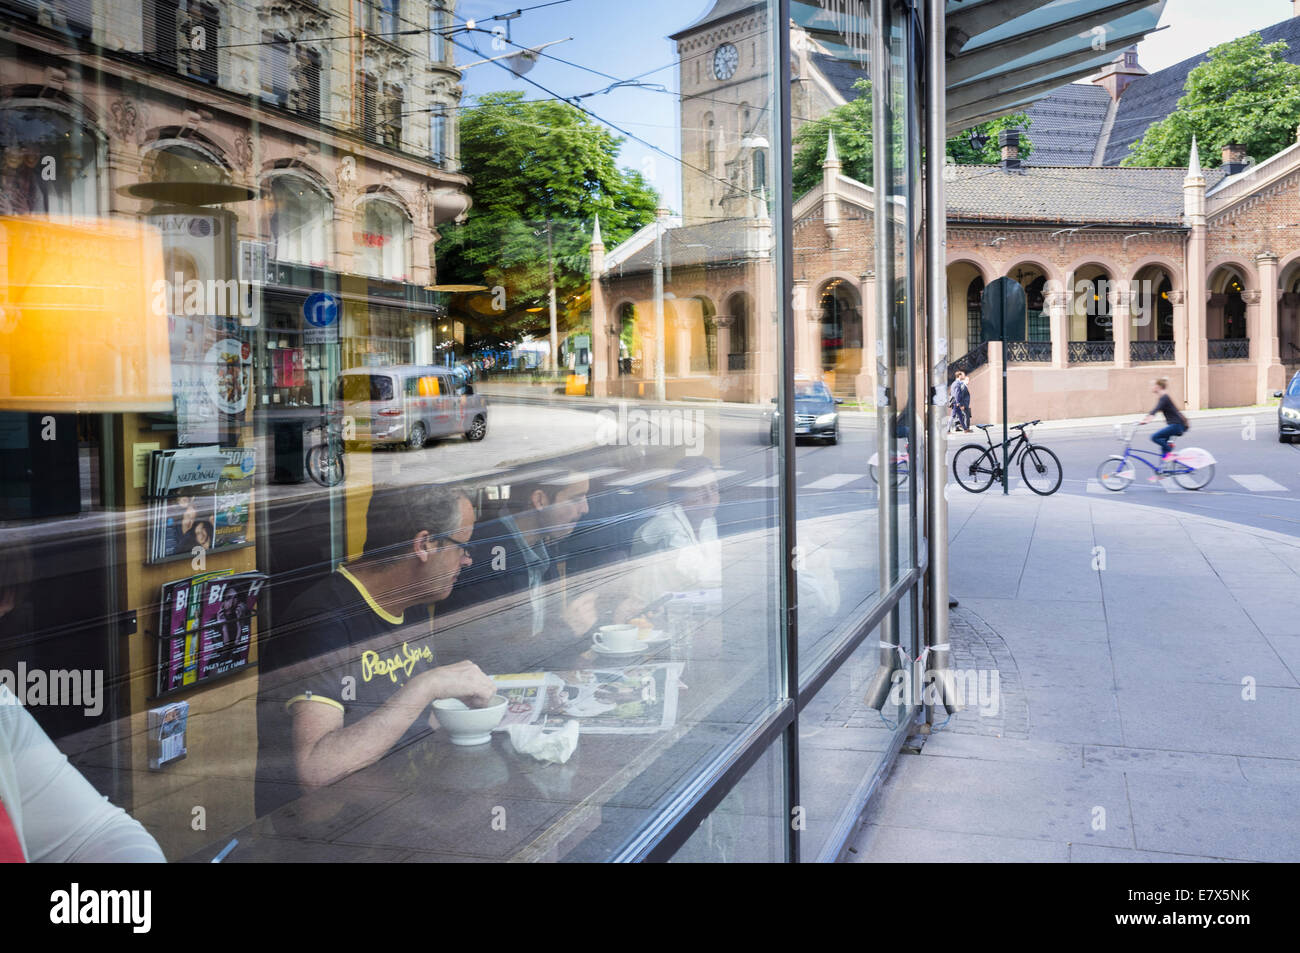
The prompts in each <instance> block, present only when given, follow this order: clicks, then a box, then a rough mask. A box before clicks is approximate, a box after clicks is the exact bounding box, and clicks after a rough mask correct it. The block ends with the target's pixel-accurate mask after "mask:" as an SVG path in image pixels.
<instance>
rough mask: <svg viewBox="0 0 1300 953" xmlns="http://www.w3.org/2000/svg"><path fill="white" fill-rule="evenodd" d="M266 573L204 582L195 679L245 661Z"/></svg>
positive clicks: (224, 671) (209, 675) (208, 675)
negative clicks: (196, 676) (196, 675)
mask: <svg viewBox="0 0 1300 953" xmlns="http://www.w3.org/2000/svg"><path fill="white" fill-rule="evenodd" d="M265 582H266V577H265V576H263V575H261V574H260V573H256V574H255V573H240V574H238V575H234V576H229V577H227V578H224V579H214V580H210V581H209V582H207V583H206V584H205V590H206V591H205V594H204V597H203V612H202V617H201V618H202V622H201V625H202V628H201V631H200V634H199V643H198V644H199V649H198V650H199V659H198V680H199V681H203V680H204V679H208V678H213V677H215V676H217V675H224V674H226V673H227V672H230V671H233V670H234V669H237V668H242V667H243V666H245V665H247V664H248V650H249V647H250V646H251V645H252V641H253V637H252V634H253V624H252V620H253V616H254V615H255V614H256V612H257V596H258V594H259V593H260V592H261V590H262V586H263V584H264V583H265Z"/></svg>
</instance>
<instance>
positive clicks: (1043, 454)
mask: <svg viewBox="0 0 1300 953" xmlns="http://www.w3.org/2000/svg"><path fill="white" fill-rule="evenodd" d="M1040 423H1042V421H1041V420H1031V421H1029V422H1028V423H1023V424H1016V425H1015V426H1013V427H1011V428H1010V429H1012V430H1016V431H1019V433H1018V434H1017V436H1016V438H1015V439H1014V440H1013V441H1012V442H1011V446H1010V448H1009V449H1008V451H1007V460H1008V461H1010V462H1009V464H1008V469H1010V467H1013V466H1015V465H1016V464H1017V462H1018V463H1019V464H1020V475H1021V476H1022V477H1023V478H1024V481H1025V486H1027V487H1029V489H1031V490H1033V491H1034V492H1035V493H1037V494H1038V495H1039V496H1051V495H1052V494H1053V493H1055V492H1056V491H1057V490H1058V489H1060V486H1061V461H1060V460H1058V459H1057V458H1056V454H1054V453H1052V451H1050V450H1048V449H1047V448H1046V447H1044V446H1041V445H1039V444H1034V443H1030V442H1029V435H1028V434H1027V433H1026V432H1025V428H1026V427H1033V426H1035V425H1036V424H1040ZM976 426H978V427H979V429H980V430H983V431H984V439H985V440H987V441H988V446H987V447H981V446H980V445H979V444H977V443H968V444H966V445H964V446H963V447H962V448H961V449H960V450H958V451H957V454H956V456H954V457H953V458H952V471H953V476H955V477H956V478H957V482H958V483H960V484H961V486H962V489H964V490H969V491H970V492H971V493H983V492H984V491H985V490H987V489H988V488H989V487H991V486H992V485H993V481H994V480H1001V479H1002V447H1001V446H999V445H997V444H995V443H994V442H993V438H992V437H991V436H990V435H989V429H990V428H992V427H995V426H997V425H996V424H977V425H976Z"/></svg>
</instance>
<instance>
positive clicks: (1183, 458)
mask: <svg viewBox="0 0 1300 953" xmlns="http://www.w3.org/2000/svg"><path fill="white" fill-rule="evenodd" d="M1139 426H1140V424H1134V425H1133V426H1132V427H1130V428H1128V431H1127V432H1125V431H1124V429H1123V428H1122V427H1120V426H1119V425H1118V424H1116V425H1115V432H1116V433H1117V434H1118V435H1119V439H1120V440H1122V441H1124V453H1123V454H1122V455H1119V454H1117V455H1115V456H1111V457H1107V458H1106V459H1105V460H1103V461H1102V462H1101V466H1099V467H1098V468H1097V480H1098V482H1100V483H1101V485H1102V486H1104V487H1105V488H1106V489H1108V490H1114V491H1115V492H1117V493H1118V492H1119V491H1120V490H1122V489H1124V488H1125V487H1126V486H1128V485H1129V484H1130V483H1132V482H1133V480H1134V478H1135V477H1136V476H1137V467H1136V466H1134V464H1135V463H1139V462H1140V463H1144V464H1146V465H1147V467H1148V468H1149V469H1150V470H1151V473H1152V477H1153V481H1154V480H1156V479H1160V480H1162V479H1165V478H1166V477H1173V478H1174V482H1175V483H1177V484H1178V485H1179V486H1181V487H1182V488H1183V489H1185V490H1199V489H1202V488H1203V487H1205V486H1206V485H1207V484H1208V483H1209V482H1210V481H1211V480H1213V479H1214V464H1215V462H1216V461H1215V459H1214V457H1213V455H1211V453H1210V451H1208V450H1202V449H1201V448H1200V447H1187V448H1185V449H1183V450H1174V444H1173V441H1170V442H1169V449H1170V450H1171V451H1173V453H1172V455H1171V456H1170V458H1169V459H1168V460H1165V459H1163V458H1162V457H1161V456H1160V453H1159V452H1158V451H1155V450H1134V449H1133V435H1134V434H1135V433H1136V432H1137V428H1138V427H1139ZM1147 457H1151V459H1152V460H1154V461H1155V462H1154V463H1152V462H1151V460H1148V459H1147Z"/></svg>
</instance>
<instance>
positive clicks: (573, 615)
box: [564, 589, 599, 635]
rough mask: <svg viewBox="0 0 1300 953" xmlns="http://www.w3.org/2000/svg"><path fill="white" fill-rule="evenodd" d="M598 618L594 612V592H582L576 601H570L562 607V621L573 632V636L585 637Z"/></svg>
mask: <svg viewBox="0 0 1300 953" xmlns="http://www.w3.org/2000/svg"><path fill="white" fill-rule="evenodd" d="M598 618H599V615H598V613H597V612H596V590H594V589H592V590H589V591H588V592H584V593H583V594H582V595H580V596H578V597H577V598H576V599H570V600H569V604H568V605H567V606H565V607H564V621H565V622H566V623H568V625H569V628H570V629H572V630H573V634H574V635H586V634H587V633H588V632H589V631H590V630H591V627H592V626H593V625H595V624H596V621H597V619H598Z"/></svg>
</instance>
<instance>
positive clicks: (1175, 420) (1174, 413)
mask: <svg viewBox="0 0 1300 953" xmlns="http://www.w3.org/2000/svg"><path fill="white" fill-rule="evenodd" d="M1151 413H1152V414H1153V415H1154V414H1164V415H1165V424H1166V425H1168V426H1173V425H1175V424H1176V425H1178V426H1179V427H1182V428H1183V429H1186V428H1187V418H1186V417H1184V416H1183V415H1182V414H1181V413H1179V411H1178V408H1177V407H1175V406H1174V402H1173V401H1172V400H1170V399H1169V395H1168V394H1161V395H1160V399H1159V400H1158V401H1156V406H1155V408H1154V409H1153V410H1152V411H1151Z"/></svg>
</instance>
